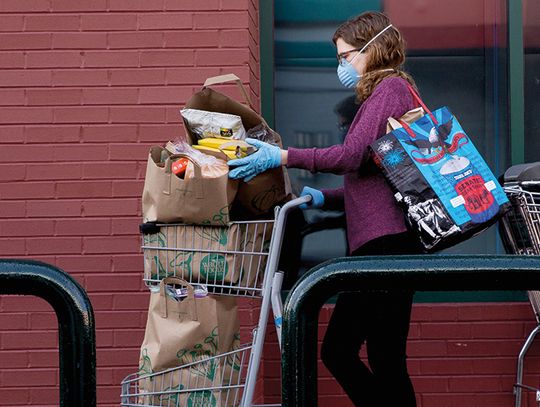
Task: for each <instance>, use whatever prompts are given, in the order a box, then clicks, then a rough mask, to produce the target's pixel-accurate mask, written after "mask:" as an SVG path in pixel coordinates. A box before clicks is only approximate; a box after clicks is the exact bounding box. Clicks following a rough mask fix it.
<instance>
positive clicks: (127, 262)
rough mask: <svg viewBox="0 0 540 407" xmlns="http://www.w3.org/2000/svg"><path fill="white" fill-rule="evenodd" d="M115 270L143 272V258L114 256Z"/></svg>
mask: <svg viewBox="0 0 540 407" xmlns="http://www.w3.org/2000/svg"><path fill="white" fill-rule="evenodd" d="M139 243H140V242H139ZM137 253H138V251H137ZM113 270H114V271H115V272H133V271H138V272H142V256H141V255H140V254H129V255H118V256H114V259H113Z"/></svg>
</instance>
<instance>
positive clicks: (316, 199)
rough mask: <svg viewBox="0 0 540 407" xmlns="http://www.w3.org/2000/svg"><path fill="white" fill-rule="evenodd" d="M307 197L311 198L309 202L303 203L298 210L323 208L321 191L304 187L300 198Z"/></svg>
mask: <svg viewBox="0 0 540 407" xmlns="http://www.w3.org/2000/svg"><path fill="white" fill-rule="evenodd" d="M308 195H309V196H311V202H308V203H303V204H302V205H300V209H318V208H322V207H323V205H324V194H323V193H322V191H320V190H318V189H315V188H311V187H304V189H302V193H301V194H300V196H301V197H302V196H308Z"/></svg>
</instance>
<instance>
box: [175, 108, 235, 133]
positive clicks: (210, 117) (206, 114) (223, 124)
mask: <svg viewBox="0 0 540 407" xmlns="http://www.w3.org/2000/svg"><path fill="white" fill-rule="evenodd" d="M180 113H181V114H182V117H183V118H184V119H185V120H186V123H187V125H188V126H189V129H190V130H191V132H192V133H194V134H195V135H196V136H197V138H198V139H203V138H207V137H217V138H224V139H235V140H244V139H245V138H246V130H245V129H244V126H243V124H242V119H241V117H240V116H237V115H235V114H228V113H219V112H210V111H207V110H199V109H182V110H180Z"/></svg>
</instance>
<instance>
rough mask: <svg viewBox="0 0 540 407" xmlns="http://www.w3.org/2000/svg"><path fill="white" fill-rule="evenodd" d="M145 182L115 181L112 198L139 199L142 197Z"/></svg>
mask: <svg viewBox="0 0 540 407" xmlns="http://www.w3.org/2000/svg"><path fill="white" fill-rule="evenodd" d="M143 182H144V180H142V179H141V180H133V181H131V180H123V181H113V192H112V196H113V197H115V198H121V197H135V198H139V197H140V196H141V195H142V190H143Z"/></svg>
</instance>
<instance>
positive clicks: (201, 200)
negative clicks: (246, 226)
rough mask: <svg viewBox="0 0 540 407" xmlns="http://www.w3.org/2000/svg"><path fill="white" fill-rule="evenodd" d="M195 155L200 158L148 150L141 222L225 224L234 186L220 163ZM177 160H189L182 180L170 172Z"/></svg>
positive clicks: (224, 165) (213, 159)
mask: <svg viewBox="0 0 540 407" xmlns="http://www.w3.org/2000/svg"><path fill="white" fill-rule="evenodd" d="M194 151H195V150H194ZM196 153H198V154H199V155H200V156H201V157H202V158H204V159H202V158H200V157H197V156H196V155H195V154H193V153H189V154H188V153H183V154H171V153H170V152H169V151H167V150H166V149H164V148H162V147H160V146H154V147H152V148H150V152H149V154H148V164H147V167H146V177H145V180H144V189H143V195H142V210H143V220H144V222H156V221H157V222H185V223H193V224H210V225H225V224H226V223H227V222H229V220H230V217H229V209H230V206H231V204H232V202H233V199H234V197H235V195H236V192H237V188H238V183H235V182H231V180H230V179H229V178H228V173H229V169H228V166H227V164H226V163H225V162H224V161H222V160H219V159H216V158H214V157H211V156H206V155H205V154H201V153H200V152H197V151H196ZM180 158H186V159H188V160H189V163H188V165H187V168H186V170H185V173H184V176H183V178H180V177H178V176H176V175H175V174H174V173H173V171H172V166H173V163H175V162H176V161H177V160H178V159H180ZM209 159H212V162H209V161H208V160H209Z"/></svg>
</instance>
